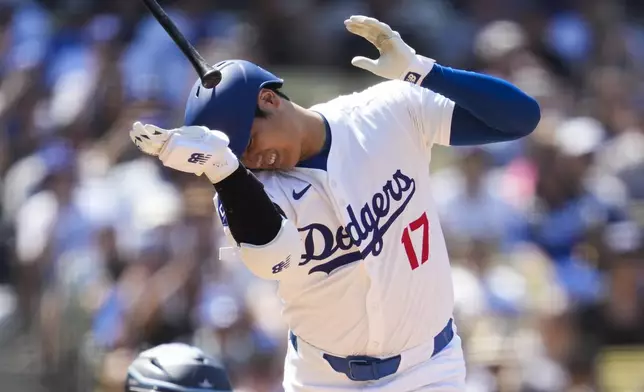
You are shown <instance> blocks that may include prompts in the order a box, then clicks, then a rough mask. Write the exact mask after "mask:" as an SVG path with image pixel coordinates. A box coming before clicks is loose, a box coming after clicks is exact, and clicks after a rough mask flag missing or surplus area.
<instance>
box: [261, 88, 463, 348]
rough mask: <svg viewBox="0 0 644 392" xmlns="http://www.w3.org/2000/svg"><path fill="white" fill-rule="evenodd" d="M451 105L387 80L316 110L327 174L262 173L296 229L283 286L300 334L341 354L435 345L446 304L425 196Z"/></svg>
mask: <svg viewBox="0 0 644 392" xmlns="http://www.w3.org/2000/svg"><path fill="white" fill-rule="evenodd" d="M453 108H454V103H453V102H452V101H450V100H449V99H447V98H445V97H443V96H441V95H439V94H436V93H434V92H432V91H430V90H428V89H425V88H423V87H419V86H415V85H412V84H410V83H406V82H403V81H386V82H383V83H380V84H378V85H375V86H373V87H371V88H368V89H366V90H364V91H362V92H359V93H354V94H352V95H347V96H341V97H339V98H336V99H334V100H331V101H330V102H327V103H324V104H320V105H316V106H314V107H312V108H311V110H314V111H316V112H319V113H321V114H322V115H324V117H325V118H326V119H327V121H328V123H329V126H330V132H331V135H332V138H331V146H330V151H329V155H328V161H327V170H326V171H325V170H321V169H309V168H295V169H294V170H292V171H288V172H281V171H271V172H268V171H266V172H261V173H259V174H258V178H259V179H260V181H261V182H262V183H263V184H264V186H265V190H266V192H267V193H268V194H269V196H270V197H271V198H272V199H273V201H274V202H275V203H276V204H278V205H279V206H280V207H281V208H282V209H283V211H284V213H285V214H286V216H287V218H288V219H289V220H291V221H292V222H293V223H294V224H295V226H296V227H297V228H298V231H299V232H300V235H301V239H302V242H301V259H300V260H299V265H298V266H297V272H296V273H293V272H292V273H290V274H289V275H288V279H282V280H281V281H280V282H279V291H278V293H279V296H280V297H281V299H282V300H283V306H284V307H283V316H284V317H285V320H286V322H287V323H288V325H289V326H290V328H291V330H292V331H293V332H294V333H295V335H297V336H298V337H299V338H301V339H303V340H305V341H306V342H308V343H310V344H311V345H312V346H315V347H318V348H320V349H322V350H324V351H326V352H329V353H332V354H335V355H340V356H347V355H351V354H362V355H370V356H377V357H384V356H388V355H396V354H398V353H401V352H403V351H405V350H406V349H409V348H412V347H416V346H418V345H420V344H423V343H426V342H428V341H431V340H432V339H433V338H434V336H435V335H436V334H438V333H439V332H440V331H441V330H442V329H443V328H444V327H445V325H446V323H447V322H448V320H449V319H450V317H452V310H453V289H452V281H451V273H450V266H449V260H448V256H447V250H446V246H445V240H444V238H443V233H442V231H441V227H440V224H439V222H438V216H437V212H436V209H435V207H434V203H433V198H432V187H431V183H430V178H429V175H430V171H429V162H430V158H431V148H432V145H434V144H436V143H438V144H444V145H447V144H449V136H450V126H451V118H452V112H453Z"/></svg>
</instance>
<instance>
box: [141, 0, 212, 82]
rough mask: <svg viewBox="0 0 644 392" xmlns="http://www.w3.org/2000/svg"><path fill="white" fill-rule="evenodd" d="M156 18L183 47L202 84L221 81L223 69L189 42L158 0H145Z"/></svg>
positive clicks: (180, 47)
mask: <svg viewBox="0 0 644 392" xmlns="http://www.w3.org/2000/svg"><path fill="white" fill-rule="evenodd" d="M143 2H144V3H145V5H146V6H147V7H148V9H149V10H150V12H151V13H152V15H153V16H154V18H155V19H156V20H157V21H158V22H159V24H160V25H161V26H162V27H163V29H164V30H165V31H166V32H167V33H168V35H169V36H170V38H172V40H173V41H174V43H175V44H177V46H178V47H179V49H181V51H182V52H183V54H184V55H185V56H186V57H187V58H188V60H190V63H191V64H192V67H193V68H194V69H195V71H197V75H199V79H200V80H201V85H202V86H204V87H205V88H208V89H210V88H214V87H215V86H217V85H218V84H219V82H221V71H219V70H218V69H217V68H215V67H213V66H212V65H210V64H208V62H206V60H205V59H204V58H203V57H201V55H200V54H199V52H197V49H195V48H194V46H192V44H190V42H188V40H187V39H186V37H185V36H184V35H183V34H182V33H181V31H179V28H177V25H176V24H175V23H174V22H173V21H172V19H170V16H168V14H167V13H166V12H165V11H164V10H163V8H161V5H159V3H158V2H157V1H156V0H143Z"/></svg>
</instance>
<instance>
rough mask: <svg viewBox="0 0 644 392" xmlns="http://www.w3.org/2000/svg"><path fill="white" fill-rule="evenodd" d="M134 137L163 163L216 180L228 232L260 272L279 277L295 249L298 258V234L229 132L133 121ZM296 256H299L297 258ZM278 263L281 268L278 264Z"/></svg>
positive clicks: (247, 261)
mask: <svg viewBox="0 0 644 392" xmlns="http://www.w3.org/2000/svg"><path fill="white" fill-rule="evenodd" d="M130 138H131V139H132V141H133V142H134V144H136V146H137V147H138V148H139V149H140V150H141V151H143V152H144V153H146V154H148V155H152V156H156V157H158V158H159V159H160V160H161V162H162V163H163V165H164V166H166V167H170V168H172V169H175V170H178V171H182V172H186V173H192V174H196V175H198V176H201V175H202V174H205V175H206V177H208V179H209V180H210V182H211V183H212V184H213V185H214V187H215V189H216V191H217V196H218V199H219V201H220V203H218V204H219V206H218V207H219V208H221V209H223V210H220V211H219V214H220V217H221V218H222V221H224V220H225V222H222V223H225V226H226V229H227V234H230V236H231V237H232V239H233V240H234V242H235V243H234V245H235V246H236V247H238V250H239V253H240V256H241V259H242V261H243V262H244V264H245V265H246V266H247V267H248V268H249V269H250V270H251V272H253V273H254V274H255V275H257V276H258V277H260V278H264V279H274V280H279V279H281V278H282V277H283V276H284V275H286V274H288V273H289V272H290V270H294V269H295V268H294V266H295V265H293V268H289V267H291V265H290V263H288V262H284V261H285V260H290V259H291V255H296V256H297V258H299V254H300V236H299V233H298V232H297V229H296V228H295V226H294V225H293V224H292V223H291V222H290V221H289V220H288V219H286V218H285V217H284V216H282V214H281V213H280V211H279V207H277V206H276V205H275V204H273V202H272V201H271V199H270V198H269V196H268V195H267V194H266V192H265V191H264V186H263V185H262V183H261V182H259V180H258V179H257V178H256V177H255V176H254V175H253V174H252V173H251V172H250V171H249V170H248V169H246V167H244V166H243V165H242V164H241V163H240V162H239V160H238V159H237V157H236V156H235V154H234V153H233V152H232V151H231V149H230V148H229V147H228V144H229V139H228V137H227V136H226V135H225V134H224V133H222V132H219V131H213V130H210V129H208V128H206V127H203V126H184V127H181V128H177V129H171V130H166V129H162V128H159V127H156V126H154V125H150V124H147V125H143V124H141V123H135V124H134V127H133V129H132V130H131V131H130ZM297 258H295V260H297ZM275 266H279V268H275Z"/></svg>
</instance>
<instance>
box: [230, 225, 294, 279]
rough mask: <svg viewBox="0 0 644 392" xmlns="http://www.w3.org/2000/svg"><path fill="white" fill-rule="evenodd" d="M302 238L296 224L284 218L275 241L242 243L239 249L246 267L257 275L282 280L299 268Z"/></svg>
mask: <svg viewBox="0 0 644 392" xmlns="http://www.w3.org/2000/svg"><path fill="white" fill-rule="evenodd" d="M301 241H302V240H301V238H300V233H299V232H298V231H297V228H296V227H295V225H294V224H293V223H292V222H291V221H289V220H288V219H282V226H281V228H280V231H279V232H278V233H277V236H276V237H275V238H274V239H273V241H271V242H269V243H268V244H266V245H251V244H244V243H241V244H240V246H239V248H238V250H239V253H240V257H241V259H242V261H243V262H244V264H245V265H246V267H247V268H248V269H249V270H250V271H251V272H252V273H253V274H254V275H256V276H257V277H259V278H262V279H268V280H282V279H284V278H285V277H287V276H289V275H292V274H293V272H294V271H295V270H296V269H297V267H298V264H299V261H300V257H301Z"/></svg>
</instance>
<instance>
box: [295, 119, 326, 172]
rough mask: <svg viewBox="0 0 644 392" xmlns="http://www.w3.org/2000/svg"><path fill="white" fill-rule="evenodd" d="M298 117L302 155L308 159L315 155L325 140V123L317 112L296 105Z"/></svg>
mask: <svg viewBox="0 0 644 392" xmlns="http://www.w3.org/2000/svg"><path fill="white" fill-rule="evenodd" d="M295 108H296V110H297V111H298V113H299V115H300V116H299V117H300V121H299V123H300V126H299V128H300V134H301V135H302V157H301V159H302V160H304V159H309V158H311V157H314V156H315V155H317V154H318V153H319V152H320V151H321V150H322V148H323V147H324V143H325V141H326V125H325V123H324V119H323V118H322V116H320V114H319V113H316V112H313V111H311V110H307V109H305V108H302V107H299V106H296V107H295Z"/></svg>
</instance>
